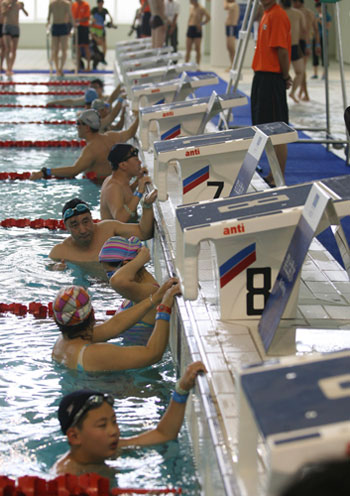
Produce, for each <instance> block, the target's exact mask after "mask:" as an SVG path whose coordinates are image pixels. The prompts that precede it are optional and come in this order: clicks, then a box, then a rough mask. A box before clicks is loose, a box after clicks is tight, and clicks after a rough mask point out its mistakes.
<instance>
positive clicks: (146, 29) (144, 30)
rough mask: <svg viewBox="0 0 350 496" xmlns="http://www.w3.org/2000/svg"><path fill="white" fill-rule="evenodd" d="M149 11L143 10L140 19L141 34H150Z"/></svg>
mask: <svg viewBox="0 0 350 496" xmlns="http://www.w3.org/2000/svg"><path fill="white" fill-rule="evenodd" d="M150 19H151V12H144V13H143V14H142V21H141V36H151V26H150V24H149V22H150Z"/></svg>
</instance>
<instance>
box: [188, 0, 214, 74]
mask: <svg viewBox="0 0 350 496" xmlns="http://www.w3.org/2000/svg"><path fill="white" fill-rule="evenodd" d="M190 3H191V7H190V15H189V18H188V29H187V34H186V56H185V62H189V61H190V56H191V50H192V46H193V45H194V49H195V51H196V62H197V65H198V66H199V64H200V61H201V42H202V26H204V25H205V24H207V23H208V22H209V21H210V15H209V12H208V11H207V10H206V9H205V8H204V7H202V6H201V5H200V4H199V3H198V0H190Z"/></svg>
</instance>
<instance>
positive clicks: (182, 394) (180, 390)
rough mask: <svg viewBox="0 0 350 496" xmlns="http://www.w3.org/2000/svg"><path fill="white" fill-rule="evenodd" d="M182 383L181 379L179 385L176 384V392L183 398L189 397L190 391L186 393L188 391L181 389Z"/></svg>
mask: <svg viewBox="0 0 350 496" xmlns="http://www.w3.org/2000/svg"><path fill="white" fill-rule="evenodd" d="M180 381H181V379H179V380H178V381H177V383H176V384H175V391H176V392H177V394H181V396H185V395H187V396H188V394H189V391H186V389H182V388H181V387H180Z"/></svg>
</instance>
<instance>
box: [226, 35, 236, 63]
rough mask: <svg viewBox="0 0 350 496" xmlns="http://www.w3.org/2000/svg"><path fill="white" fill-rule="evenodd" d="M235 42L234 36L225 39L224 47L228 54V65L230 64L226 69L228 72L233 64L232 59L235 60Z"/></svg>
mask: <svg viewBox="0 0 350 496" xmlns="http://www.w3.org/2000/svg"><path fill="white" fill-rule="evenodd" d="M235 41H236V39H235V37H234V36H227V37H226V47H227V50H228V54H229V57H230V64H231V65H230V67H229V68H228V71H229V70H230V69H231V67H232V64H233V59H234V58H235V51H236V47H235Z"/></svg>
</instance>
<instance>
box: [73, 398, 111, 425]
mask: <svg viewBox="0 0 350 496" xmlns="http://www.w3.org/2000/svg"><path fill="white" fill-rule="evenodd" d="M104 401H106V402H107V403H108V404H109V405H111V406H113V405H114V398H113V396H112V395H110V394H93V395H91V396H89V397H88V399H87V400H86V401H85V403H84V405H83V406H82V407H81V408H80V410H78V411H77V413H76V414H75V415H74V417H73V420H72V423H71V424H70V426H69V427H74V426H75V425H77V423H78V422H79V420H80V419H81V418H82V417H83V415H85V413H87V412H88V411H89V410H92V409H94V408H98V407H99V406H101V405H102V403H103V402H104Z"/></svg>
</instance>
